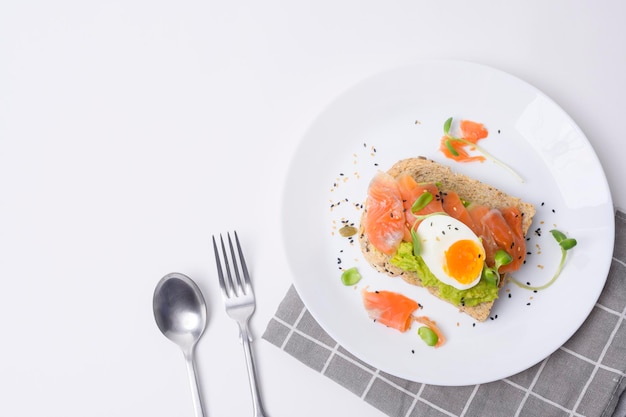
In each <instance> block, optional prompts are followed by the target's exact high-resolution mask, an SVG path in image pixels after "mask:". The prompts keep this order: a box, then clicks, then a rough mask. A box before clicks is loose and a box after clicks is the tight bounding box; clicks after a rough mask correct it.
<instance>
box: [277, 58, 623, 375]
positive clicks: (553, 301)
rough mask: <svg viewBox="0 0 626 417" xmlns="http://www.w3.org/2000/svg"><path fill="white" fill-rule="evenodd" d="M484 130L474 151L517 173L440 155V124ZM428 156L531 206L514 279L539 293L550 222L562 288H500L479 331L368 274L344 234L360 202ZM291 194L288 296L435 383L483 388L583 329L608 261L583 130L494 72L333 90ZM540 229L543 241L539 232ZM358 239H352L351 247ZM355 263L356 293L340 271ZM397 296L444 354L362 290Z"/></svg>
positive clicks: (411, 70)
mask: <svg viewBox="0 0 626 417" xmlns="http://www.w3.org/2000/svg"><path fill="white" fill-rule="evenodd" d="M450 116H453V117H454V118H455V120H459V119H462V118H464V119H470V120H474V121H478V122H482V123H484V124H485V125H486V127H487V128H488V129H489V137H488V138H486V139H484V140H483V141H482V142H481V144H482V146H483V147H484V148H486V149H487V150H488V151H489V152H490V153H492V154H493V155H495V156H497V157H498V158H499V159H501V160H503V161H504V162H506V163H507V164H509V165H510V166H512V167H513V168H514V169H515V170H516V171H517V172H519V173H520V174H521V175H522V176H523V178H524V182H523V183H522V182H520V181H519V180H518V179H516V178H515V177H514V176H513V175H511V174H509V173H508V172H507V171H506V170H504V169H502V168H501V167H499V166H498V165H496V164H494V163H492V162H489V161H487V162H484V163H471V164H459V163H456V162H453V161H450V160H448V159H446V158H445V157H444V156H443V155H442V154H441V153H440V152H439V150H438V147H439V140H440V138H441V136H442V128H443V123H444V121H445V120H446V119H447V118H448V117H450ZM419 155H423V156H426V157H429V158H431V159H434V160H436V161H438V162H441V163H444V164H447V165H450V166H451V167H452V169H453V170H456V171H459V172H462V173H464V174H468V175H470V176H472V177H474V178H477V179H479V180H482V181H485V182H488V183H490V184H492V185H494V186H496V187H498V188H500V189H502V190H503V191H505V192H507V193H509V194H512V195H516V196H519V197H521V198H523V199H524V200H525V201H528V202H530V203H533V204H535V206H536V208H537V214H536V216H535V218H534V221H533V226H532V227H531V231H530V233H529V234H530V237H531V240H530V241H529V242H528V250H529V251H530V252H531V254H530V255H529V256H528V258H527V263H526V265H524V266H523V268H522V270H521V271H520V272H518V273H516V274H515V277H517V278H518V279H519V280H521V281H523V282H527V281H528V282H531V283H532V284H533V285H539V284H541V283H543V282H546V281H548V280H549V279H550V278H551V277H552V275H553V273H554V271H555V270H556V268H557V264H558V262H559V259H560V251H559V247H558V245H557V243H556V241H555V240H554V239H553V238H552V236H551V234H550V233H548V230H549V229H552V228H554V227H556V228H558V229H559V230H561V231H563V232H565V233H567V234H568V235H569V236H571V237H574V238H576V239H577V241H578V245H577V246H576V247H575V248H574V249H573V250H572V251H570V252H569V253H568V259H567V264H566V266H565V269H564V270H563V272H562V274H561V276H560V277H559V279H558V280H557V281H556V283H555V284H554V285H553V286H551V287H550V288H548V289H546V290H542V291H540V292H538V293H533V292H530V291H527V290H525V289H521V288H518V287H516V286H514V285H513V284H512V283H508V284H507V285H506V286H505V287H504V288H503V289H502V290H501V291H500V299H499V300H497V301H496V304H495V307H494V309H493V310H492V315H491V316H492V317H491V319H490V320H487V321H486V322H484V323H476V322H475V321H474V320H473V319H471V318H470V317H469V316H466V315H464V314H461V313H459V312H458V310H457V309H456V308H455V307H453V306H451V305H449V304H447V303H445V302H442V301H440V300H437V299H435V298H434V297H432V296H431V295H430V294H428V293H427V292H426V291H425V290H424V289H423V288H418V287H414V286H410V285H408V284H406V283H404V282H403V281H401V280H399V279H394V278H390V277H387V276H386V275H382V274H379V273H377V272H375V271H374V270H373V269H372V268H370V267H369V265H367V263H366V262H365V261H364V259H363V257H362V255H361V253H360V251H359V249H358V245H357V244H356V243H351V241H350V240H349V239H346V238H344V237H341V236H340V235H339V233H338V229H339V227H341V222H342V221H347V222H351V223H355V224H356V225H358V222H359V218H360V216H361V212H362V209H361V206H360V204H361V203H363V202H364V200H365V198H366V193H367V186H368V183H369V181H370V179H371V178H372V176H373V175H374V173H375V172H376V171H377V170H378V169H382V170H386V169H388V168H389V167H390V166H391V165H392V164H393V163H394V162H396V161H397V160H400V159H403V158H408V157H414V156H419ZM288 175H289V176H288V179H287V181H286V185H285V194H284V204H283V209H284V212H283V226H284V227H283V233H284V241H285V247H286V254H287V256H288V259H289V263H290V266H291V269H292V272H293V279H294V284H295V287H296V289H297V291H298V293H299V294H300V296H301V297H302V300H303V302H304V303H305V305H306V306H307V308H308V309H309V310H310V312H311V314H312V315H313V316H314V317H315V319H316V320H317V321H318V322H319V323H320V325H321V326H322V327H323V328H324V329H325V330H326V331H327V332H328V333H329V334H330V335H331V336H332V337H333V338H334V339H335V340H337V341H338V342H339V343H340V344H341V345H343V346H344V347H345V348H346V349H347V350H349V351H350V352H351V353H353V354H354V355H356V356H357V357H359V358H360V359H362V360H363V361H365V362H367V363H369V364H371V365H373V366H375V367H377V368H379V369H380V370H382V371H384V372H387V373H389V374H392V375H396V376H398V377H402V378H406V379H409V380H413V381H418V382H424V383H430V384H437V385H469V384H477V383H485V382H489V381H493V380H497V379H500V378H504V377H507V376H510V375H513V374H515V373H517V372H520V371H523V370H525V369H527V368H529V367H531V366H533V365H534V364H536V363H538V362H539V361H541V360H542V359H544V358H545V357H547V356H548V355H550V354H551V353H552V352H554V351H555V350H556V349H558V348H559V347H560V346H561V345H562V344H563V343H565V342H566V341H567V340H568V338H569V337H570V336H572V334H573V333H574V332H575V331H576V330H577V329H578V328H579V327H580V325H581V324H582V323H583V321H584V320H585V319H586V317H587V316H588V315H589V313H590V312H591V309H592V308H593V306H594V304H595V302H596V301H597V299H598V297H599V295H600V293H601V291H602V288H603V286H604V282H605V280H606V276H607V274H608V269H609V266H610V261H611V256H612V253H613V242H614V211H613V205H612V201H611V195H610V192H609V188H608V185H607V181H606V178H605V175H604V172H603V170H602V167H601V165H600V163H599V162H598V159H597V157H596V155H595V153H594V151H593V149H592V148H591V146H590V144H589V142H588V140H587V139H586V137H585V135H584V134H583V133H582V132H581V130H580V129H579V128H578V126H577V125H576V124H575V123H574V122H573V121H572V120H571V119H570V117H569V116H568V115H567V114H566V113H565V112H564V111H563V110H562V109H561V108H560V107H559V106H558V105H556V104H555V103H554V102H553V101H552V100H550V99H549V98H548V97H546V96H545V95H544V94H543V93H541V92H540V91H538V90H537V89H536V88H534V87H532V86H530V85H529V84H527V83H525V82H523V81H520V80H519V79H517V78H515V77H513V76H511V75H508V74H506V73H503V72H501V71H497V70H494V69H491V68H488V67H484V66H480V65H476V64H470V63H464V62H449V61H426V62H423V63H420V64H419V65H415V66H411V67H404V68H400V69H395V70H391V71H388V72H384V73H382V74H379V75H376V76H373V77H371V78H369V79H366V80H365V81H362V82H360V83H358V84H357V85H356V86H354V87H352V88H351V89H349V90H347V91H346V92H345V93H343V94H342V95H340V96H339V97H338V98H337V99H336V100H334V101H333V102H332V103H330V105H329V106H328V107H327V108H326V109H325V110H324V111H323V112H322V113H321V114H320V115H319V117H318V118H317V119H316V120H315V121H314V122H313V124H312V125H311V126H310V128H309V129H308V131H307V132H306V134H305V135H304V138H303V140H302V142H301V144H300V145H299V148H298V149H297V151H296V154H295V156H294V160H293V161H292V164H291V166H290V170H289V174H288ZM537 229H540V231H541V232H542V233H540V236H539V235H538V234H535V233H534V231H535V230H537ZM355 240H356V239H355ZM351 266H357V267H358V268H359V270H360V271H361V273H362V275H363V279H362V280H361V282H359V284H358V285H357V286H355V287H346V286H343V285H342V284H341V282H340V275H341V270H340V269H341V268H349V267H351ZM367 286H369V289H370V290H374V289H388V290H392V291H398V292H401V293H403V294H405V295H407V296H409V297H411V298H413V299H415V300H417V301H418V302H419V303H421V304H422V305H423V306H424V308H423V309H422V310H420V312H419V314H423V315H428V316H429V317H431V318H432V319H433V320H435V321H436V322H437V323H438V325H439V326H440V327H441V329H442V331H443V332H444V333H445V335H446V336H447V342H446V344H445V345H444V346H442V347H440V348H438V349H434V348H431V347H428V346H426V345H425V344H424V343H423V342H422V341H421V339H420V338H419V336H418V335H417V331H416V330H417V326H416V325H414V326H413V328H411V329H410V330H409V331H407V332H406V333H400V332H398V331H396V330H393V329H389V328H387V327H385V326H382V325H380V324H377V323H374V322H373V321H371V320H370V319H369V318H368V317H367V314H366V312H365V310H364V308H363V305H362V302H361V292H360V291H361V289H363V288H365V287H367Z"/></svg>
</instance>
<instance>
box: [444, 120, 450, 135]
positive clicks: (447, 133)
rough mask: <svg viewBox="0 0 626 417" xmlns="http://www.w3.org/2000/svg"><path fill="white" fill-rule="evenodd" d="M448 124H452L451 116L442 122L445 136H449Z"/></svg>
mask: <svg viewBox="0 0 626 417" xmlns="http://www.w3.org/2000/svg"><path fill="white" fill-rule="evenodd" d="M450 126H452V117H450V118H449V119H448V120H446V121H445V123H444V124H443V133H445V135H446V136H450V135H449V132H450Z"/></svg>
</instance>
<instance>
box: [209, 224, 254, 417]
mask: <svg viewBox="0 0 626 417" xmlns="http://www.w3.org/2000/svg"><path fill="white" fill-rule="evenodd" d="M234 235H235V242H236V244H237V251H235V248H234V247H233V241H232V240H231V238H230V234H227V238H228V250H227V249H226V245H224V239H223V238H222V235H220V246H221V249H222V259H223V261H224V268H222V262H221V261H220V251H219V250H218V245H217V243H216V241H215V236H213V250H214V251H215V263H216V264H217V275H218V277H219V281H220V288H221V289H222V297H223V298H224V304H225V305H226V313H227V314H228V315H229V316H230V318H232V319H234V320H235V321H237V324H238V325H239V336H240V339H241V343H242V345H243V351H244V353H245V356H246V366H247V368H248V381H249V382H250V392H251V393H252V408H253V411H254V417H266V414H265V410H264V409H263V403H262V401H261V396H260V394H259V388H258V384H257V377H256V370H255V368H254V360H253V358H252V350H251V349H250V342H251V341H252V336H251V334H250V329H249V328H248V322H249V320H250V317H251V316H252V313H254V308H255V300H254V292H253V291H252V284H250V275H249V274H248V268H247V267H246V261H245V259H244V257H243V252H242V251H241V245H240V244H239V237H238V236H237V232H234ZM229 254H230V256H229ZM229 258H230V261H229ZM231 263H232V270H233V272H231ZM224 271H225V272H226V273H225V274H224Z"/></svg>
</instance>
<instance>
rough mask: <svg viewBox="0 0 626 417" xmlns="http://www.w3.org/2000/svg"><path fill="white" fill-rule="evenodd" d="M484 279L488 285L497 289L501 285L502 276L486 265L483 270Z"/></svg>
mask: <svg viewBox="0 0 626 417" xmlns="http://www.w3.org/2000/svg"><path fill="white" fill-rule="evenodd" d="M483 279H484V280H485V281H486V282H487V283H488V284H491V285H494V286H496V287H497V286H498V285H500V274H498V273H497V272H496V271H494V270H493V269H491V268H489V267H488V266H487V265H485V267H484V269H483Z"/></svg>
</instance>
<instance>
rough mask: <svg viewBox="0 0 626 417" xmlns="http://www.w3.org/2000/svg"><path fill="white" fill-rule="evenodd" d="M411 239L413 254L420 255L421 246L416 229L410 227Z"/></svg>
mask: <svg viewBox="0 0 626 417" xmlns="http://www.w3.org/2000/svg"><path fill="white" fill-rule="evenodd" d="M411 240H412V243H413V255H415V256H420V252H421V251H422V246H421V244H420V238H419V236H418V235H417V231H415V229H411Z"/></svg>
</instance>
